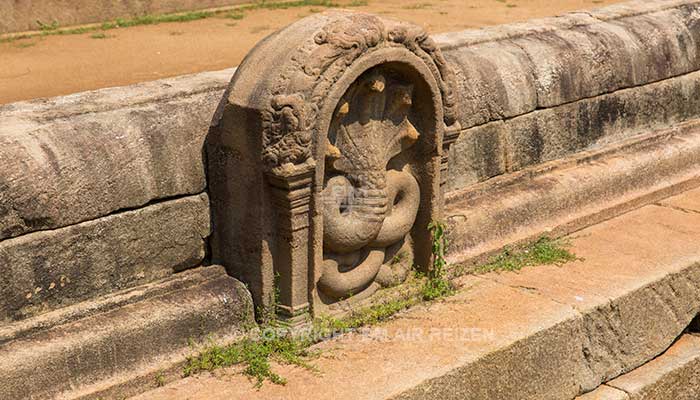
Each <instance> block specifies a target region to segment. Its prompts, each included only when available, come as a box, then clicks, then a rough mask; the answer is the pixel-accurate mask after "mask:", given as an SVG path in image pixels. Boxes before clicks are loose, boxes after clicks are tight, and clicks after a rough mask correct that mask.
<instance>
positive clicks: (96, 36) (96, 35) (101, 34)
mask: <svg viewBox="0 0 700 400" xmlns="http://www.w3.org/2000/svg"><path fill="white" fill-rule="evenodd" d="M90 37H91V38H93V39H107V38H108V37H109V36H107V34H106V33H104V32H97V33H93V34H92V35H90Z"/></svg>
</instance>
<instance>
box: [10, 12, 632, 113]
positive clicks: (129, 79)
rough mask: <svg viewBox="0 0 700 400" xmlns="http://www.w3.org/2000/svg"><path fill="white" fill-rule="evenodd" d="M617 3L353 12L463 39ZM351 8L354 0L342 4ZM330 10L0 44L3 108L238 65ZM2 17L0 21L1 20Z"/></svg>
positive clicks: (248, 15) (253, 15)
mask: <svg viewBox="0 0 700 400" xmlns="http://www.w3.org/2000/svg"><path fill="white" fill-rule="evenodd" d="M617 2H619V0H480V1H479V0H427V1H420V0H416V1H401V0H384V1H379V0H369V1H367V2H366V5H363V6H359V7H352V9H354V10H359V11H366V12H372V13H376V14H382V15H388V16H392V17H395V18H399V19H403V20H408V21H412V22H414V23H418V24H420V25H423V26H424V27H425V28H426V29H427V30H428V31H429V32H433V33H437V32H447V31H459V30H464V29H469V28H478V27H482V26H486V25H496V24H503V23H508V22H515V21H523V20H527V19H530V18H537V17H544V16H552V15H557V14H560V13H563V12H568V11H573V10H579V9H591V8H596V7H600V6H604V5H607V4H611V3H617ZM339 3H340V4H341V5H349V4H350V0H340V1H339ZM323 10H324V7H291V8H287V9H277V10H267V9H256V10H251V11H247V12H245V14H244V16H243V18H242V19H231V18H224V17H212V18H207V19H203V20H198V21H192V22H176V23H163V24H158V25H144V26H136V27H131V28H119V29H113V30H108V31H105V32H104V33H105V36H106V37H104V38H101V36H102V35H94V34H93V33H86V34H79V35H61V36H43V37H36V38H30V39H22V40H17V41H13V42H7V43H0V104H2V103H9V102H13V101H19V100H26V99H32V98H37V97H50V96H58V95H63V94H69V93H74V92H78V91H84V90H90V89H98V88H103V87H110V86H120V85H128V84H131V83H136V82H141V81H148V80H154V79H159V78H164V77H169V76H175V75H181V74H188V73H194V72H200V71H207V70H218V69H224V68H228V67H232V66H235V65H238V63H239V62H240V61H241V60H242V59H243V57H244V56H245V54H246V53H247V52H248V51H249V50H250V49H251V48H252V47H253V46H254V45H255V43H257V42H258V41H259V40H260V39H262V38H263V37H265V36H267V35H268V34H270V33H272V32H273V31H275V30H276V29H279V28H281V27H283V26H285V25H287V24H290V23H292V22H294V21H295V20H297V19H299V18H303V17H305V16H307V15H310V14H311V13H314V12H321V11H323ZM0 17H1V16H0Z"/></svg>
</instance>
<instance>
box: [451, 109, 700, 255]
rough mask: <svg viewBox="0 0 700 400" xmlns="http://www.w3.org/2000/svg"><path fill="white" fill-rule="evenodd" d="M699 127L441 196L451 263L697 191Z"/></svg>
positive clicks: (699, 177) (653, 135) (672, 131)
mask: <svg viewBox="0 0 700 400" xmlns="http://www.w3.org/2000/svg"><path fill="white" fill-rule="evenodd" d="M699 160H700V124H699V123H698V121H691V122H688V123H684V124H680V125H677V126H674V127H672V128H669V129H665V130H660V131H656V132H650V133H647V134H646V135H641V136H639V137H636V138H633V139H630V140H628V141H625V142H621V143H619V144H617V145H615V146H608V147H604V148H602V149H599V150H595V151H588V152H583V153H579V154H576V155H574V156H572V157H569V158H565V159H561V160H556V161H553V162H549V163H545V164H542V165H538V166H535V167H533V168H525V169H524V170H522V171H519V172H516V173H513V174H510V175H507V176H502V177H497V178H494V179H491V180H489V181H486V182H483V183H481V184H477V185H474V186H472V187H470V188H468V189H465V190H461V191H454V192H450V193H448V194H447V195H446V200H445V203H446V206H445V216H446V218H447V221H448V223H449V226H450V233H449V235H450V237H451V239H450V240H451V255H450V256H449V259H450V261H451V262H453V263H468V262H472V261H479V260H480V259H483V257H484V256H487V255H489V254H490V253H492V252H494V251H498V250H499V249H501V248H503V246H506V245H513V244H517V243H520V242H524V241H529V240H533V239H536V238H537V237H538V236H540V235H542V234H543V233H549V234H551V235H554V236H558V235H562V234H566V233H569V232H573V231H575V230H577V229H581V228H583V227H585V226H590V225H592V224H595V223H597V222H600V221H604V220H606V219H609V218H611V217H614V216H616V215H620V214H621V213H624V212H626V211H629V210H632V209H635V208H638V207H641V206H643V205H645V204H649V203H652V202H654V201H658V200H660V199H663V198H664V197H668V196H672V195H674V194H677V193H680V192H682V191H684V190H688V189H692V188H695V187H697V186H699V185H700V170H699V169H698V165H700V164H699V162H698V161H699Z"/></svg>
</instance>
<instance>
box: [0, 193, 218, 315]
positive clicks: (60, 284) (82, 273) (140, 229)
mask: <svg viewBox="0 0 700 400" xmlns="http://www.w3.org/2000/svg"><path fill="white" fill-rule="evenodd" d="M210 229H211V227H210V218H209V199H208V196H207V195H206V194H201V195H195V196H189V197H184V198H181V199H177V200H170V201H165V202H161V203H158V204H153V205H150V206H148V207H144V208H140V209H137V210H133V211H125V212H121V213H117V214H114V215H110V216H107V217H103V218H100V219H97V220H93V221H89V222H84V223H81V224H77V225H72V226H69V227H66V228H60V229H56V230H51V231H42V232H35V233H31V234H28V235H24V236H21V237H18V238H14V239H8V240H4V241H2V242H0V277H1V278H0V283H1V284H0V323H8V322H10V321H12V320H18V319H23V318H27V317H30V316H33V315H37V314H40V313H43V312H47V311H50V310H53V309H56V308H59V307H64V306H67V305H70V304H74V303H76V302H78V301H82V300H86V299H88V298H93V297H97V296H100V295H103V294H107V293H110V292H113V291H116V290H120V289H125V288H128V287H132V286H136V285H140V284H143V283H146V282H149V281H152V280H155V279H160V278H164V277H166V276H169V275H171V274H173V273H174V272H176V271H182V270H185V269H187V268H190V267H193V266H196V265H199V264H200V263H201V262H202V260H203V259H204V256H205V253H206V238H207V237H208V236H209V233H210Z"/></svg>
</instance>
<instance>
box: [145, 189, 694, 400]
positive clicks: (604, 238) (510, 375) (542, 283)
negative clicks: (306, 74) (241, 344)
mask: <svg viewBox="0 0 700 400" xmlns="http://www.w3.org/2000/svg"><path fill="white" fill-rule="evenodd" d="M570 240H571V243H572V246H573V247H572V250H573V251H574V252H575V253H576V254H577V255H578V256H579V257H581V258H582V260H579V261H575V262H571V263H567V264H566V265H563V266H540V267H534V268H529V269H526V270H523V271H521V272H519V273H502V274H497V273H492V274H488V275H482V276H465V277H462V278H460V279H459V283H460V284H461V286H462V289H461V290H460V292H459V293H458V294H457V295H455V296H453V297H450V298H448V299H445V300H443V301H440V302H437V303H433V304H427V305H423V306H418V307H415V308H413V309H411V310H408V311H406V312H405V313H403V314H401V315H399V316H398V317H397V318H395V319H393V320H391V321H388V322H386V323H383V324H380V325H377V326H374V327H372V328H370V329H368V330H367V331H365V332H358V333H352V334H348V335H345V336H343V337H342V338H341V339H340V340H334V341H330V342H324V343H321V344H319V345H317V348H318V349H319V350H321V351H322V353H321V356H320V358H319V359H318V360H316V361H314V362H313V363H314V364H315V365H316V366H317V368H318V370H319V373H314V372H310V371H307V370H304V369H299V368H295V367H290V366H284V365H276V366H275V367H274V369H275V371H277V372H279V373H280V374H281V375H283V376H284V377H286V378H287V379H288V383H287V385H286V386H279V385H273V384H265V385H264V386H263V387H262V388H261V389H259V390H258V389H257V388H255V387H254V385H253V383H251V382H249V381H248V380H247V379H246V378H244V377H242V376H239V375H236V374H233V373H226V372H224V373H223V374H216V375H208V374H203V375H199V376H196V377H190V378H186V379H183V380H180V381H177V382H174V383H172V384H170V385H167V386H165V387H162V388H159V389H156V390H153V391H151V392H147V393H144V394H141V395H140V396H138V397H136V398H135V399H138V400H161V399H162V400H165V399H168V400H178V399H207V400H216V399H222V400H223V399H226V400H230V399H246V400H254V399H266V400H273V399H304V398H333V399H425V398H432V399H470V400H478V399H488V400H499V399H518V400H528V399H532V400H549V399H551V400H562V399H566V400H571V399H574V398H575V397H577V396H579V395H581V394H584V393H587V392H590V391H592V390H594V389H596V388H597V387H599V386H600V385H601V384H603V383H605V382H609V381H611V380H612V379H614V378H617V377H618V376H620V375H623V374H625V373H628V372H630V371H632V370H634V369H636V368H639V367H640V366H642V365H644V364H646V363H648V362H649V361H650V360H652V359H654V358H655V357H657V356H658V355H660V354H662V353H664V352H665V351H666V350H667V349H668V348H669V347H670V346H671V345H672V344H673V343H674V342H675V341H676V339H677V338H678V337H679V336H680V335H681V334H682V333H683V332H684V330H685V329H686V327H687V326H688V325H689V324H690V322H691V321H692V320H693V318H695V316H696V315H697V314H698V312H700V190H693V191H689V192H686V193H683V194H681V195H679V196H676V197H673V198H669V199H667V200H663V201H660V202H659V203H657V204H652V205H648V206H645V207H643V208H640V209H637V210H635V211H632V212H630V213H627V214H625V215H622V216H619V217H617V218H614V219H611V220H608V221H606V222H603V223H600V224H598V225H595V226H591V227H589V228H586V229H584V230H582V231H579V232H577V233H575V234H574V235H572V236H571V237H570ZM234 371H235V370H234ZM232 372H233V371H232Z"/></svg>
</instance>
